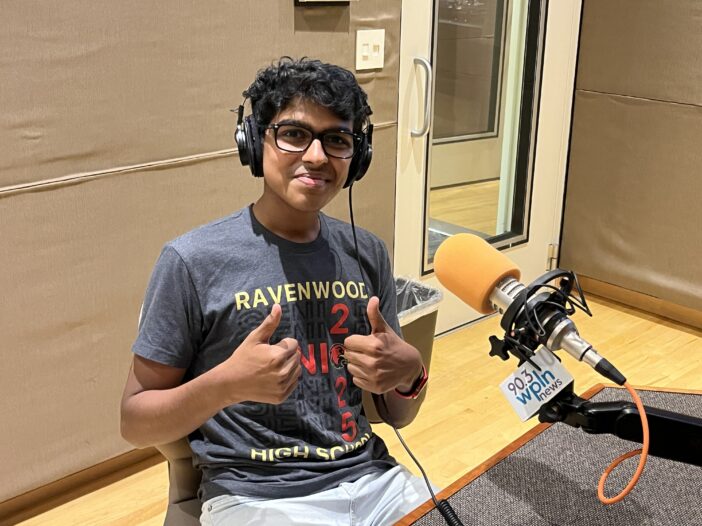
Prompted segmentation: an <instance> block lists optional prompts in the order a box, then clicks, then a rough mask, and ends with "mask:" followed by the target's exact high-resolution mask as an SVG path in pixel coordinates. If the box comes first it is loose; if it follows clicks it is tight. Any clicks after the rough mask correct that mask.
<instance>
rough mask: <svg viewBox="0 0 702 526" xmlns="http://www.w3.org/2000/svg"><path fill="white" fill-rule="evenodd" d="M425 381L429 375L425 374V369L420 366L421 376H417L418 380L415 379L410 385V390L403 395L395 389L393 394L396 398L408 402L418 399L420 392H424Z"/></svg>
mask: <svg viewBox="0 0 702 526" xmlns="http://www.w3.org/2000/svg"><path fill="white" fill-rule="evenodd" d="M427 381H429V375H428V374H427V368H426V367H425V366H424V364H422V374H421V375H419V378H417V379H416V380H415V382H414V384H412V388H411V389H410V390H409V392H408V393H403V392H402V391H399V390H397V389H395V394H396V395H397V396H400V397H402V398H406V399H408V400H415V399H417V398H418V397H419V395H420V394H421V392H422V391H423V390H424V387H425V386H426V385H427Z"/></svg>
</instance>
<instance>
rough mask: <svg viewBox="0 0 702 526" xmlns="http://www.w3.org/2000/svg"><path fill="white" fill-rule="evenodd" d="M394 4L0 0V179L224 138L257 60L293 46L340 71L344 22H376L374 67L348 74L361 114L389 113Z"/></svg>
mask: <svg viewBox="0 0 702 526" xmlns="http://www.w3.org/2000/svg"><path fill="white" fill-rule="evenodd" d="M400 7H401V5H400V2H383V1H381V0H364V1H363V2H359V3H353V2H352V5H351V6H348V7H313V8H306V7H294V2H292V0H291V1H281V0H255V1H254V0H250V1H247V2H242V1H237V2H226V3H217V4H214V5H212V6H210V5H208V7H207V8H203V6H202V5H201V4H199V3H196V2H184V1H176V2H170V3H169V4H168V6H167V7H166V6H164V5H163V4H162V3H159V2H139V1H136V0H127V1H124V2H118V3H115V2H108V1H106V0H98V1H93V0H76V1H73V2H59V3H47V2H40V1H37V0H23V1H10V2H4V3H3V6H2V16H1V17H0V78H2V82H1V83H0V106H2V108H3V111H2V112H0V145H2V146H1V148H2V154H1V155H0V188H2V187H7V186H13V185H21V184H26V183H31V182H36V181H43V180H46V179H52V178H56V177H62V176H66V175H70V174H75V173H83V172H94V171H100V170H107V169H111V168H114V167H117V166H132V165H137V164H141V163H146V162H152V161H159V160H163V159H171V158H180V157H183V156H187V155H193V154H199V153H204V152H211V151H217V150H222V149H227V148H233V146H234V145H233V142H232V136H233V127H234V124H235V117H234V115H233V114H231V113H230V112H229V111H228V110H229V108H232V107H236V106H237V105H238V104H240V102H241V92H242V90H243V89H244V88H246V87H247V86H248V85H249V83H250V82H251V80H252V79H253V76H254V74H255V72H256V71H257V70H258V69H259V68H260V67H262V66H263V65H266V64H268V63H270V62H271V61H272V60H274V59H275V58H277V57H280V56H281V55H291V56H302V55H307V56H314V57H317V58H321V59H323V60H327V61H331V62H335V63H339V64H341V65H344V66H346V67H349V68H352V67H353V64H354V49H355V31H356V29H358V28H384V29H385V30H386V41H385V46H386V57H385V58H386V60H385V67H384V69H383V70H381V71H373V72H366V73H363V74H362V75H359V78H360V80H361V82H362V84H363V86H364V87H365V88H366V89H367V90H368V92H369V95H370V97H371V103H372V105H373V107H374V109H375V115H374V120H375V121H376V122H396V120H397V100H396V99H397V76H398V71H399V66H398V56H397V50H398V49H399V17H400ZM262 14H265V16H261V15H262Z"/></svg>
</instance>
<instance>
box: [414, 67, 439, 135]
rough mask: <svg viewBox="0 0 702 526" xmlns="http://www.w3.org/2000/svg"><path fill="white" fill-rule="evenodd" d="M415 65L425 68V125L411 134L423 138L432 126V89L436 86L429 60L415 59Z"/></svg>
mask: <svg viewBox="0 0 702 526" xmlns="http://www.w3.org/2000/svg"><path fill="white" fill-rule="evenodd" d="M414 64H415V66H417V65H419V66H421V67H423V68H424V123H423V124H422V128H421V129H419V130H416V129H413V130H412V131H411V133H412V137H423V136H424V135H426V134H427V132H428V131H429V125H430V124H431V89H432V86H433V85H434V81H433V79H434V74H433V72H432V69H431V64H430V63H429V61H428V60H427V59H425V58H422V57H414Z"/></svg>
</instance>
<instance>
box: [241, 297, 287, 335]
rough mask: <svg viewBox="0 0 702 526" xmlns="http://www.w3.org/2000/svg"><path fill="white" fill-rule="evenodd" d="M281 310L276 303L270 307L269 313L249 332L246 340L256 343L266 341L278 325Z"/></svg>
mask: <svg viewBox="0 0 702 526" xmlns="http://www.w3.org/2000/svg"><path fill="white" fill-rule="evenodd" d="M282 313H283V310H282V308H281V307H280V305H278V304H277V303H276V304H274V305H273V307H272V308H271V313H270V314H269V315H268V316H266V318H265V319H264V320H263V321H262V322H261V324H260V325H259V326H258V327H256V328H255V329H254V330H252V331H251V332H250V333H249V336H248V337H247V338H246V339H247V340H251V341H254V342H257V343H268V342H269V340H270V339H271V336H273V333H274V332H275V330H276V329H277V328H278V325H280V319H281V318H282V317H283V316H282Z"/></svg>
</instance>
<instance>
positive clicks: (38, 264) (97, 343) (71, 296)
mask: <svg viewBox="0 0 702 526" xmlns="http://www.w3.org/2000/svg"><path fill="white" fill-rule="evenodd" d="M234 161H237V159H236V158H235V157H229V158H225V159H221V160H218V161H215V162H209V163H206V165H202V164H194V165H189V166H188V165H186V166H179V167H174V168H171V169H163V170H154V171H151V172H135V173H131V174H122V175H120V176H113V177H103V178H99V179H95V180H93V181H90V182H86V183H83V184H77V185H64V186H61V187H58V188H57V187H55V188H52V190H51V191H42V192H32V193H24V194H20V195H12V196H5V197H4V198H2V199H0V216H2V217H3V221H2V223H1V224H0V238H2V240H3V245H4V246H9V247H12V250H11V251H7V252H4V254H3V256H2V259H1V260H0V290H2V291H3V294H2V302H1V303H0V320H2V327H3V337H2V353H3V384H2V387H1V388H0V389H1V391H2V392H1V397H2V399H3V404H2V405H1V406H0V412H1V414H0V421H2V422H3V428H4V429H6V430H11V432H10V433H3V434H2V436H0V452H1V453H0V455H1V456H2V458H1V459H0V466H2V468H0V469H1V470H2V474H1V475H0V479H2V484H1V485H0V487H1V488H2V489H0V501H2V500H4V499H6V498H9V497H12V496H14V495H17V494H19V493H21V492H23V491H27V490H29V489H32V488H34V487H36V486H38V485H40V484H43V483H46V482H49V481H52V480H55V479H57V478H59V477H61V476H64V475H66V474H68V473H72V472H75V471H78V470H79V469H82V468H85V467H87V466H90V465H93V464H95V463H97V462H100V461H103V460H105V459H107V458H110V457H112V456H115V455H117V454H119V453H121V452H124V451H126V450H127V449H130V448H129V447H128V446H127V444H125V443H124V442H123V441H122V440H121V438H120V437H119V416H118V409H119V399H120V395H121V389H122V387H123V385H124V380H125V379H126V373H127V370H128V364H129V361H130V359H131V356H130V347H131V342H132V340H133V338H134V336H135V334H136V323H137V317H138V312H139V305H140V304H141V300H142V297H143V293H144V289H145V286H146V282H147V279H148V276H149V274H150V272H151V268H152V266H153V264H154V262H155V260H156V258H157V256H158V254H159V252H160V249H161V246H162V245H163V243H164V242H165V241H166V240H168V239H170V238H172V237H174V236H175V235H176V234H178V233H179V232H183V231H185V230H187V229H189V228H192V227H193V226H195V225H197V224H200V223H203V222H206V221H208V220H210V219H214V218H215V217H218V216H220V215H223V214H224V213H226V212H227V211H228V210H229V209H230V208H231V207H232V206H234V205H236V206H238V205H240V204H243V203H246V202H247V201H248V200H250V199H251V196H253V195H254V192H253V191H254V187H255V186H256V182H255V181H254V180H253V178H247V179H246V180H245V181H244V182H239V183H237V184H236V185H235V181H234V177H233V176H232V163H233V162H234ZM242 187H244V188H242ZM235 188H236V189H237V190H238V191H240V193H239V195H240V196H242V195H245V194H248V195H249V197H247V198H244V197H238V198H236V197H233V196H234V195H235ZM245 188H248V192H247V191H244V190H245Z"/></svg>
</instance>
